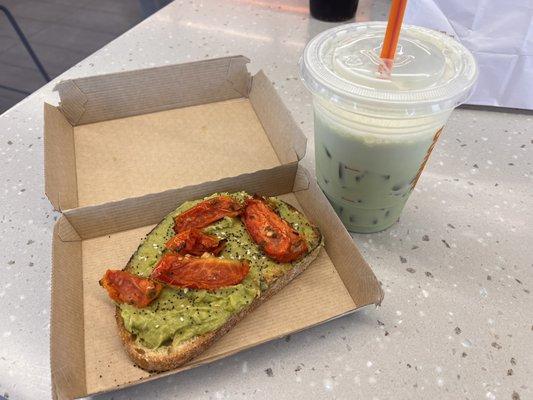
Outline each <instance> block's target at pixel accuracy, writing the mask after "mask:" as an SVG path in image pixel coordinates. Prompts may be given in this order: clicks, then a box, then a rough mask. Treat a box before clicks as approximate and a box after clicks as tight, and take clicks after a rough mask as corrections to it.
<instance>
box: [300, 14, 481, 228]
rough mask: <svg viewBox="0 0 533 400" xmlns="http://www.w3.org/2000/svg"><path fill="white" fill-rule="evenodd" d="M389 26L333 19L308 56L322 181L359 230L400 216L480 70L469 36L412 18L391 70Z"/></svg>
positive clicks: (304, 71)
mask: <svg viewBox="0 0 533 400" xmlns="http://www.w3.org/2000/svg"><path fill="white" fill-rule="evenodd" d="M385 29H386V23H384V22H368V23H354V24H347V25H342V26H339V27H336V28H333V29H329V30H327V31H324V32H322V33H321V34H319V35H318V36H316V37H315V38H313V39H312V40H311V41H310V42H309V43H308V45H307V47H306V48H305V50H304V54H303V56H302V59H301V60H300V74H301V77H302V80H303V81H304V83H305V85H306V86H307V88H308V89H309V90H310V91H311V92H312V94H313V106H314V115H315V157H316V175H317V176H316V177H317V181H318V184H319V185H320V187H321V189H322V190H323V192H324V193H325V194H326V197H327V198H328V199H329V201H330V202H331V204H332V206H333V208H334V209H335V211H336V212H337V214H338V215H339V217H340V219H341V220H342V222H343V223H344V225H345V226H346V227H347V229H348V230H349V231H352V232H361V233H371V232H378V231H381V230H384V229H386V228H388V227H390V226H391V225H392V224H394V223H395V222H396V221H397V220H398V218H399V217H400V214H401V212H402V210H403V207H404V205H405V203H406V201H407V199H408V198H409V195H410V193H411V191H412V190H413V188H414V186H415V185H416V183H417V181H418V178H419V177H420V174H421V173H422V170H423V169H424V166H425V164H426V162H427V160H428V158H429V155H430V153H431V151H432V149H433V147H434V146H435V143H436V142H437V139H438V138H439V135H440V134H441V132H442V129H443V127H444V125H445V123H446V121H447V119H448V117H449V116H450V114H451V112H452V111H453V109H454V108H455V107H457V106H458V105H459V104H461V103H463V102H464V101H465V100H466V99H467V98H468V96H469V95H470V93H471V91H472V86H473V85H474V83H475V81H476V77H477V68H476V63H475V61H474V58H473V56H472V54H471V53H470V52H469V51H468V50H467V49H466V48H465V47H464V46H462V45H461V44H460V43H458V42H457V41H455V40H454V39H452V38H450V37H448V36H446V35H444V34H442V33H440V32H436V31H433V30H430V29H426V28H421V27H417V26H409V25H407V26H404V27H402V31H401V35H400V40H399V43H398V47H397V52H396V58H395V60H394V68H393V70H392V74H391V76H390V79H384V78H383V75H382V74H381V73H380V72H379V71H380V65H381V63H382V60H381V59H380V58H379V54H380V50H381V44H382V41H383V37H384V34H385Z"/></svg>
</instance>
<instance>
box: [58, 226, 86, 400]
mask: <svg viewBox="0 0 533 400" xmlns="http://www.w3.org/2000/svg"><path fill="white" fill-rule="evenodd" d="M61 231H65V232H70V233H71V234H70V239H73V237H72V233H73V232H75V230H74V228H72V226H70V223H69V222H68V220H67V219H66V217H64V216H62V217H61V218H60V219H59V220H58V221H57V222H56V224H55V226H54V233H53V239H52V294H51V297H52V299H51V303H52V304H51V309H52V312H51V315H50V370H51V374H52V397H53V398H54V399H61V400H62V399H71V398H74V397H79V396H82V395H84V394H85V393H86V392H87V385H86V380H85V345H84V342H85V341H84V337H85V329H84V322H83V318H80V317H79V316H80V313H83V272H82V250H81V247H82V242H81V240H79V238H78V240H70V241H63V240H62V239H61V237H60V232H61Z"/></svg>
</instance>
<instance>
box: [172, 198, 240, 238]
mask: <svg viewBox="0 0 533 400" xmlns="http://www.w3.org/2000/svg"><path fill="white" fill-rule="evenodd" d="M241 212H242V207H241V205H240V204H239V203H238V202H237V201H235V200H233V199H232V198H231V197H229V196H225V195H222V196H217V197H213V198H212V199H208V200H204V201H202V202H201V203H198V204H197V205H195V206H194V207H193V208H191V209H189V210H187V211H185V212H184V213H181V214H180V215H178V216H177V217H176V218H175V219H174V231H175V232H176V233H179V232H181V231H183V230H185V229H189V228H198V229H201V228H205V227H206V226H208V225H210V224H212V223H213V222H216V221H218V220H219V219H222V218H224V217H226V216H228V217H236V216H237V215H239V214H240V213H241Z"/></svg>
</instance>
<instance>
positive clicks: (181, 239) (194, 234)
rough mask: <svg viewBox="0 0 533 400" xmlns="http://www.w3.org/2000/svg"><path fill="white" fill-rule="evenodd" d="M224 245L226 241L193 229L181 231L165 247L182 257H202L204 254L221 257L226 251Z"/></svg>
mask: <svg viewBox="0 0 533 400" xmlns="http://www.w3.org/2000/svg"><path fill="white" fill-rule="evenodd" d="M224 244H225V243H224V241H221V240H219V239H218V238H217V237H216V236H212V235H207V234H205V233H203V232H202V231H201V230H200V229H196V228H193V229H185V230H184V231H181V232H180V233H178V234H177V235H176V236H174V237H172V239H170V240H169V241H168V242H167V243H166V245H165V246H166V247H167V249H170V250H172V251H175V252H177V253H180V254H182V255H185V254H192V255H195V256H201V255H202V254H204V253H212V254H214V255H219V254H220V252H221V251H222V250H223V249H224Z"/></svg>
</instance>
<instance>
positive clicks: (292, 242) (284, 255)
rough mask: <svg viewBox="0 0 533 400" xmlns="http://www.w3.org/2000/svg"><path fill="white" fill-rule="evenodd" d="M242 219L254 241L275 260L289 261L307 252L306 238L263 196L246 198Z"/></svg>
mask: <svg viewBox="0 0 533 400" xmlns="http://www.w3.org/2000/svg"><path fill="white" fill-rule="evenodd" d="M242 220H243V222H244V225H245V226H246V230H247V231H248V233H249V234H250V236H251V237H252V239H253V240H254V242H255V243H257V244H258V245H259V246H260V247H261V249H262V250H263V252H264V253H265V254H266V255H267V256H268V257H270V258H272V259H273V260H275V261H277V262H281V263H288V262H292V261H295V260H297V259H299V258H300V257H302V256H303V255H304V254H305V253H307V244H306V242H305V240H304V239H303V238H302V237H301V235H300V234H299V233H298V232H297V231H295V230H294V229H293V228H292V227H291V226H290V225H289V224H288V223H287V221H285V220H284V219H282V218H281V217H280V216H279V215H278V214H276V213H275V212H274V210H272V208H270V206H269V205H268V204H267V202H266V201H265V200H264V199H263V198H261V197H257V196H255V197H253V198H250V199H248V200H246V206H245V208H244V212H243V215H242Z"/></svg>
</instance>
